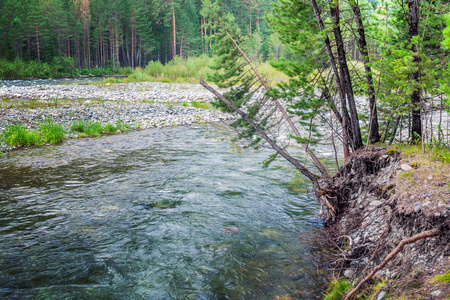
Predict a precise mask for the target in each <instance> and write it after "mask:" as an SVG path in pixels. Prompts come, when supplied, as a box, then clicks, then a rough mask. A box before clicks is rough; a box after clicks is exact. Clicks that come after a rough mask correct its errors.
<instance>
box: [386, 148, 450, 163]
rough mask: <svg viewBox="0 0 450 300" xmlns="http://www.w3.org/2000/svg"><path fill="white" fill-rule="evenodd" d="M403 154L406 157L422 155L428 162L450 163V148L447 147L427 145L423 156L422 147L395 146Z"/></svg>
mask: <svg viewBox="0 0 450 300" xmlns="http://www.w3.org/2000/svg"><path fill="white" fill-rule="evenodd" d="M394 146H395V148H396V149H398V150H399V151H400V152H401V153H403V154H404V155H406V156H414V155H421V156H423V157H424V158H426V159H427V160H431V161H440V162H443V163H447V164H448V163H450V148H449V147H448V146H447V145H440V146H437V145H433V144H431V145H425V154H422V151H423V149H422V145H406V144H399V145H394Z"/></svg>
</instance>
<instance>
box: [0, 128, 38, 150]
mask: <svg viewBox="0 0 450 300" xmlns="http://www.w3.org/2000/svg"><path fill="white" fill-rule="evenodd" d="M0 137H1V140H2V141H3V142H4V143H5V144H6V145H8V146H9V147H23V146H27V147H29V146H31V145H41V144H42V142H41V137H40V135H39V133H38V132H37V131H35V130H31V129H28V128H25V127H24V126H23V125H22V124H17V125H11V126H7V127H6V129H5V130H4V131H3V132H2V134H1V136H0Z"/></svg>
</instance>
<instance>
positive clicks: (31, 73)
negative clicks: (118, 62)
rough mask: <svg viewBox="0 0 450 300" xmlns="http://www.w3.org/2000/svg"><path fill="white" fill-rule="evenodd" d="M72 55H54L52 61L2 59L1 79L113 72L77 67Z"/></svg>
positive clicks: (91, 74)
mask: <svg viewBox="0 0 450 300" xmlns="http://www.w3.org/2000/svg"><path fill="white" fill-rule="evenodd" d="M74 65H75V60H74V59H73V58H72V57H54V58H53V60H52V62H50V63H45V62H37V61H30V62H24V61H21V60H19V59H16V60H14V61H8V60H5V59H1V60H0V80H13V79H28V78H57V77H66V76H83V75H86V76H101V75H110V74H112V70H111V69H105V68H94V69H81V70H78V69H76V68H75V66H74Z"/></svg>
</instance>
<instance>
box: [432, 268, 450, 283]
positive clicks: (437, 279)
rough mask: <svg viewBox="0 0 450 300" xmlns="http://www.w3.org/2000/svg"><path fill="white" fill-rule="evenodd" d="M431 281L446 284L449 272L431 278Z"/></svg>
mask: <svg viewBox="0 0 450 300" xmlns="http://www.w3.org/2000/svg"><path fill="white" fill-rule="evenodd" d="M432 281H434V282H439V283H448V282H450V270H449V271H447V272H446V273H444V274H440V275H437V276H435V277H433V279H432Z"/></svg>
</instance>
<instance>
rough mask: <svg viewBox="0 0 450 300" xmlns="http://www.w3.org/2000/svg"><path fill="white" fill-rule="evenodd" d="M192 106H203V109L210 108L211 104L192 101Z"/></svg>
mask: <svg viewBox="0 0 450 300" xmlns="http://www.w3.org/2000/svg"><path fill="white" fill-rule="evenodd" d="M191 106H192V107H195V108H203V109H208V108H210V106H209V104H208V103H207V102H200V101H192V103H191Z"/></svg>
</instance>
